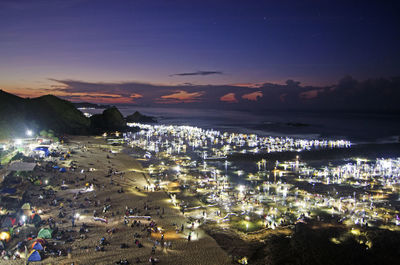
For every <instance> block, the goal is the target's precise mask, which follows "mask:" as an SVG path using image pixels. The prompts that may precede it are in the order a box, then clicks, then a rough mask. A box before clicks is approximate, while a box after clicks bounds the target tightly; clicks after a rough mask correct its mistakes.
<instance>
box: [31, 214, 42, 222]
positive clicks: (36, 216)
mask: <svg viewBox="0 0 400 265" xmlns="http://www.w3.org/2000/svg"><path fill="white" fill-rule="evenodd" d="M41 221H42V218H40V215H39V214H37V213H35V214H33V215H31V222H32V223H33V224H38V223H40V222H41Z"/></svg>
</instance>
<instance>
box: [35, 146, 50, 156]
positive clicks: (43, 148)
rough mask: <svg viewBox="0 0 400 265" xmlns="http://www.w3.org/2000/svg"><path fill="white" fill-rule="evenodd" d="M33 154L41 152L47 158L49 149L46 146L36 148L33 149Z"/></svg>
mask: <svg viewBox="0 0 400 265" xmlns="http://www.w3.org/2000/svg"><path fill="white" fill-rule="evenodd" d="M33 151H35V152H43V153H44V155H45V156H49V154H50V151H49V148H48V147H46V146H38V147H36V148H35V149H33Z"/></svg>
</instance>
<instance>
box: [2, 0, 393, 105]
mask: <svg viewBox="0 0 400 265" xmlns="http://www.w3.org/2000/svg"><path fill="white" fill-rule="evenodd" d="M396 2H398V1H322V0H321V1H256V0H251V1H245V0H241V1H233V0H230V1H222V0H214V1H204V0H203V1H188V0H182V1H177V0H168V1H167V0H143V1H141V0H131V1H128V0H124V1H123V0H113V1H89V0H69V1H65V0H35V1H31V0H29V1H28V0H22V1H15V0H0V88H1V89H3V90H6V91H9V92H12V93H17V94H19V95H21V96H30V97H32V96H40V95H43V94H48V93H52V94H55V95H59V96H62V97H64V98H68V99H72V100H75V101H82V100H85V101H93V102H125V103H129V102H137V100H138V99H139V100H143V102H147V103H148V102H151V101H153V102H167V103H168V100H172V102H176V101H179V100H181V99H182V98H183V101H185V102H195V101H207V102H209V101H210V100H209V98H208V90H209V89H210V87H211V88H213V89H215V88H217V89H220V90H221V95H214V96H217V97H218V100H219V101H221V102H225V101H229V102H239V101H240V99H246V100H248V101H252V100H253V101H254V100H256V99H257V96H261V97H262V95H264V98H265V97H266V96H265V92H262V91H264V90H263V88H262V87H265V85H264V84H266V83H267V84H269V86H272V84H278V85H277V86H278V87H279V86H285V87H290V86H291V85H292V83H290V84H288V83H287V82H286V80H288V79H290V80H295V81H299V82H301V85H300V86H301V88H302V93H306V92H307V91H308V92H307V93H308V94H306V96H304V98H313V97H315V95H316V94H315V93H317V92H310V91H320V89H321V88H323V87H328V86H332V85H335V86H336V85H337V84H339V83H340V80H341V79H342V78H343V77H344V76H346V75H351V76H352V77H353V78H354V79H357V80H366V79H368V78H380V77H383V78H391V77H393V76H399V75H400V63H399V62H400V49H399V47H400V27H399V25H400V16H399V14H400V8H399V4H396ZM77 84H79V85H77ZM310 86H312V87H310ZM221 87H222V88H221ZM236 87H238V88H239V89H246V91H245V92H242V91H236V90H235V89H236ZM232 89H233V90H232ZM234 90H235V91H234ZM152 91H155V92H154V93H152ZM232 93H233V98H232ZM257 93H258V94H257ZM259 93H261V95H260V94H259ZM248 94H250V96H248ZM171 95H172V96H171ZM174 95H175V96H174ZM206 95H207V96H206ZM281 96H282V94H280V97H279V98H280V100H281V101H282V97H281ZM284 97H285V96H284ZM224 99H227V100H224Z"/></svg>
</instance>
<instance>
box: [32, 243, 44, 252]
mask: <svg viewBox="0 0 400 265" xmlns="http://www.w3.org/2000/svg"><path fill="white" fill-rule="evenodd" d="M33 249H36V250H43V246H42V244H40V243H39V242H35V244H34V245H33Z"/></svg>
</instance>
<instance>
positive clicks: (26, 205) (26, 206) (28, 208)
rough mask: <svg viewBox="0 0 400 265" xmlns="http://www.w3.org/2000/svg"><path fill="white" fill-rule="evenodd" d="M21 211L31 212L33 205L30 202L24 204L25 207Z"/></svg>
mask: <svg viewBox="0 0 400 265" xmlns="http://www.w3.org/2000/svg"><path fill="white" fill-rule="evenodd" d="M21 209H22V210H30V209H31V205H30V204H29V203H28V202H26V203H24V205H22V207H21Z"/></svg>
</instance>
